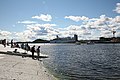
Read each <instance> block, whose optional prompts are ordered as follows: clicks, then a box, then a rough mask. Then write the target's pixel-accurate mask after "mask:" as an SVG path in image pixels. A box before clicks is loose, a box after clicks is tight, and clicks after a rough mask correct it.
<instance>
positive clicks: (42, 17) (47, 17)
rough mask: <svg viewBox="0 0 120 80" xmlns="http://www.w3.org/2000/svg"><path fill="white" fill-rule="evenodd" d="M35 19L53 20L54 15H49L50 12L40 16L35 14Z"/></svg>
mask: <svg viewBox="0 0 120 80" xmlns="http://www.w3.org/2000/svg"><path fill="white" fill-rule="evenodd" d="M32 18H33V19H40V20H43V21H51V20H52V16H51V15H49V14H46V15H44V14H41V15H40V16H33V17H32Z"/></svg>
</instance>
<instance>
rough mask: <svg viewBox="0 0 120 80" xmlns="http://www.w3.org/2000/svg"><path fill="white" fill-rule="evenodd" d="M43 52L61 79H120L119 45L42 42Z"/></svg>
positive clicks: (52, 69) (45, 62)
mask: <svg viewBox="0 0 120 80" xmlns="http://www.w3.org/2000/svg"><path fill="white" fill-rule="evenodd" d="M41 52H42V53H44V54H47V55H49V58H47V59H44V60H43V62H44V64H45V65H46V66H47V68H48V69H50V71H51V72H53V74H54V75H55V76H56V77H58V78H59V79H60V80H119V79H120V44H90V45H86V44H85V45H75V44H42V45H41Z"/></svg>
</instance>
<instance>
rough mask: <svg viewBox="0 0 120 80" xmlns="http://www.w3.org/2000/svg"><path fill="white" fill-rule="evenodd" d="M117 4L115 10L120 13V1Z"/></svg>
mask: <svg viewBox="0 0 120 80" xmlns="http://www.w3.org/2000/svg"><path fill="white" fill-rule="evenodd" d="M116 5H117V7H116V9H115V10H113V11H115V12H117V13H120V3H117V4H116Z"/></svg>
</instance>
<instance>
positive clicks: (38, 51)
mask: <svg viewBox="0 0 120 80" xmlns="http://www.w3.org/2000/svg"><path fill="white" fill-rule="evenodd" d="M31 52H32V58H33V59H34V53H35V52H37V56H38V57H37V58H38V60H39V59H40V46H38V48H37V49H36V50H35V45H34V46H33V47H32V48H31Z"/></svg>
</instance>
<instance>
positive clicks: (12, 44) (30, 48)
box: [1, 39, 40, 60]
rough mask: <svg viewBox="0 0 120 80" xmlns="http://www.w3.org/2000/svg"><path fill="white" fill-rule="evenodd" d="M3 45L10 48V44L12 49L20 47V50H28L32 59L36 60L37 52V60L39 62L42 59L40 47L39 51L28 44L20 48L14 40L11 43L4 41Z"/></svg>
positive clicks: (23, 44)
mask: <svg viewBox="0 0 120 80" xmlns="http://www.w3.org/2000/svg"><path fill="white" fill-rule="evenodd" d="M1 43H2V44H3V45H4V47H6V46H9V44H11V48H14V47H18V48H22V49H24V50H26V51H27V52H28V51H31V53H32V59H34V58H35V56H34V53H35V52H36V53H37V59H38V60H39V59H40V46H38V47H37V49H35V45H34V46H32V47H30V46H29V45H28V43H22V44H21V46H19V44H18V43H15V42H13V39H12V40H11V42H7V40H6V39H4V40H2V42H1Z"/></svg>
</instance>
